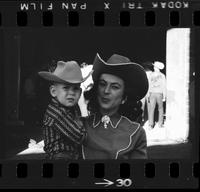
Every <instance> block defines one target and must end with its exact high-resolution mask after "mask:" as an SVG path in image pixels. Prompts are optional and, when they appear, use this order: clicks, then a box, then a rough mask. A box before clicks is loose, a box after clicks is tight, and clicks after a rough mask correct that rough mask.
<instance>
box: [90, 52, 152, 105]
mask: <svg viewBox="0 0 200 192" xmlns="http://www.w3.org/2000/svg"><path fill="white" fill-rule="evenodd" d="M93 70H94V72H93V75H92V77H93V80H94V82H95V81H98V79H99V77H100V75H101V74H103V73H107V74H112V75H115V76H118V77H120V78H121V79H123V80H124V82H125V89H126V91H127V92H126V93H127V96H128V99H135V100H137V101H138V100H140V99H142V98H143V97H144V96H145V95H146V93H147V91H148V88H149V84H148V79H147V75H146V72H145V71H144V68H143V67H142V66H141V65H139V64H137V63H133V62H131V61H130V60H129V59H128V58H127V57H124V56H121V55H117V54H114V55H112V56H111V57H110V58H109V59H108V61H107V62H105V61H104V60H103V59H101V58H100V56H99V54H98V53H97V55H96V57H95V59H94V63H93Z"/></svg>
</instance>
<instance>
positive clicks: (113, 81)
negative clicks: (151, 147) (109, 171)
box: [82, 54, 148, 159]
mask: <svg viewBox="0 0 200 192" xmlns="http://www.w3.org/2000/svg"><path fill="white" fill-rule="evenodd" d="M93 70H94V72H93V75H92V77H93V81H94V85H93V87H92V89H91V90H90V91H88V92H86V93H85V98H86V100H88V101H89V103H88V110H89V111H90V115H89V117H87V118H86V119H85V120H84V124H85V127H86V130H87V133H88V135H87V142H86V143H85V145H84V146H83V147H82V153H83V158H84V159H144V158H146V157H147V152H146V134H145V131H144V129H143V128H142V127H141V126H140V124H139V123H136V122H135V121H137V119H138V117H139V116H140V114H141V113H142V111H141V109H140V110H138V108H141V105H140V102H138V101H139V100H140V99H142V98H143V97H144V96H145V95H146V92H147V90H148V80H147V76H146V73H145V71H144V69H143V68H142V67H141V66H140V65H138V64H136V63H132V62H131V61H130V60H129V59H128V58H126V57H123V56H120V55H116V54H115V55H112V56H111V57H110V58H109V59H108V61H107V62H105V61H104V60H103V59H101V58H100V56H99V55H98V54H97V55H96V57H95V60H94V63H93Z"/></svg>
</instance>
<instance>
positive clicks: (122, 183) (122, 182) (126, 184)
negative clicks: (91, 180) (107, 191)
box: [116, 179, 132, 187]
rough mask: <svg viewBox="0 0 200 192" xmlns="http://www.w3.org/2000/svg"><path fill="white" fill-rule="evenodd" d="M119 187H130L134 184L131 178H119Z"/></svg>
mask: <svg viewBox="0 0 200 192" xmlns="http://www.w3.org/2000/svg"><path fill="white" fill-rule="evenodd" d="M116 182H117V184H116V186H117V187H130V186H131V185H132V181H131V179H117V180H116Z"/></svg>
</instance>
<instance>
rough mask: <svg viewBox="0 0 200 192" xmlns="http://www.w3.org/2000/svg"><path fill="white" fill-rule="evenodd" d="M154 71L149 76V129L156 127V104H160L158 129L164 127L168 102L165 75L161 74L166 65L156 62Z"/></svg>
mask: <svg viewBox="0 0 200 192" xmlns="http://www.w3.org/2000/svg"><path fill="white" fill-rule="evenodd" d="M153 66H154V71H153V72H152V73H151V74H150V76H149V95H148V102H149V107H150V108H149V128H150V129H152V128H153V127H154V125H155V124H154V112H155V107H156V104H158V113H159V115H158V127H159V128H162V127H163V113H164V110H163V102H164V101H165V100H166V79H165V75H164V74H163V73H161V72H160V70H162V69H164V64H163V63H161V62H159V61H155V62H154V63H153Z"/></svg>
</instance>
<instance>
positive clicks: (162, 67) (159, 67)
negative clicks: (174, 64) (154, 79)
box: [153, 64, 165, 70]
mask: <svg viewBox="0 0 200 192" xmlns="http://www.w3.org/2000/svg"><path fill="white" fill-rule="evenodd" d="M153 66H154V67H157V68H158V69H160V70H162V69H164V68H165V66H164V65H162V66H158V65H156V64H153Z"/></svg>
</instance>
